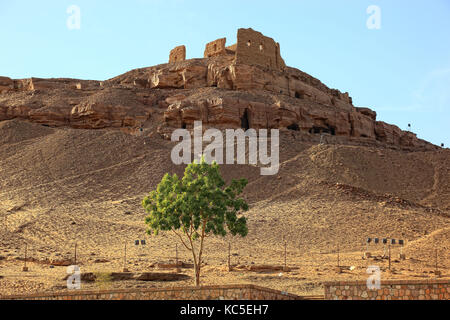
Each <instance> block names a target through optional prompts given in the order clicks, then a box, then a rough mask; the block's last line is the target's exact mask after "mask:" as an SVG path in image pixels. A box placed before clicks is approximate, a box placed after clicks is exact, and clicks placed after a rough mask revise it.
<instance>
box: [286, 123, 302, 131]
mask: <svg viewBox="0 0 450 320" xmlns="http://www.w3.org/2000/svg"><path fill="white" fill-rule="evenodd" d="M287 128H288V129H289V130H293V131H300V127H299V126H298V124H296V123H293V124H291V125H289V126H288V127H287Z"/></svg>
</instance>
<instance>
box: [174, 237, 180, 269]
mask: <svg viewBox="0 0 450 320" xmlns="http://www.w3.org/2000/svg"><path fill="white" fill-rule="evenodd" d="M175 263H176V271H177V272H180V267H179V266H178V243H175Z"/></svg>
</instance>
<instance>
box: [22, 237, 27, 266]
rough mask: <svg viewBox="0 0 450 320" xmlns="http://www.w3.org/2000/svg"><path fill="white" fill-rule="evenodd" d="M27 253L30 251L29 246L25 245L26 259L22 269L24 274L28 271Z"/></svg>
mask: <svg viewBox="0 0 450 320" xmlns="http://www.w3.org/2000/svg"><path fill="white" fill-rule="evenodd" d="M27 251H28V244H27V243H25V259H24V265H23V268H22V271H24V272H26V271H28V267H27V259H28V257H27Z"/></svg>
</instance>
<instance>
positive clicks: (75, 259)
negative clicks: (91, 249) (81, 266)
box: [73, 243, 78, 266]
mask: <svg viewBox="0 0 450 320" xmlns="http://www.w3.org/2000/svg"><path fill="white" fill-rule="evenodd" d="M77 245H78V244H77V243H75V254H74V262H73V264H74V265H75V266H76V265H77Z"/></svg>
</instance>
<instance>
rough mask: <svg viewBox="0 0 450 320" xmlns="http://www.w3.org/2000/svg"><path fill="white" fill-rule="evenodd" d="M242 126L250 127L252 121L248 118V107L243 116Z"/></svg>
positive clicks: (243, 127)
mask: <svg viewBox="0 0 450 320" xmlns="http://www.w3.org/2000/svg"><path fill="white" fill-rule="evenodd" d="M241 128H242V129H244V130H246V131H247V130H248V129H250V121H249V119H248V109H245V111H244V114H243V115H242V118H241Z"/></svg>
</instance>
